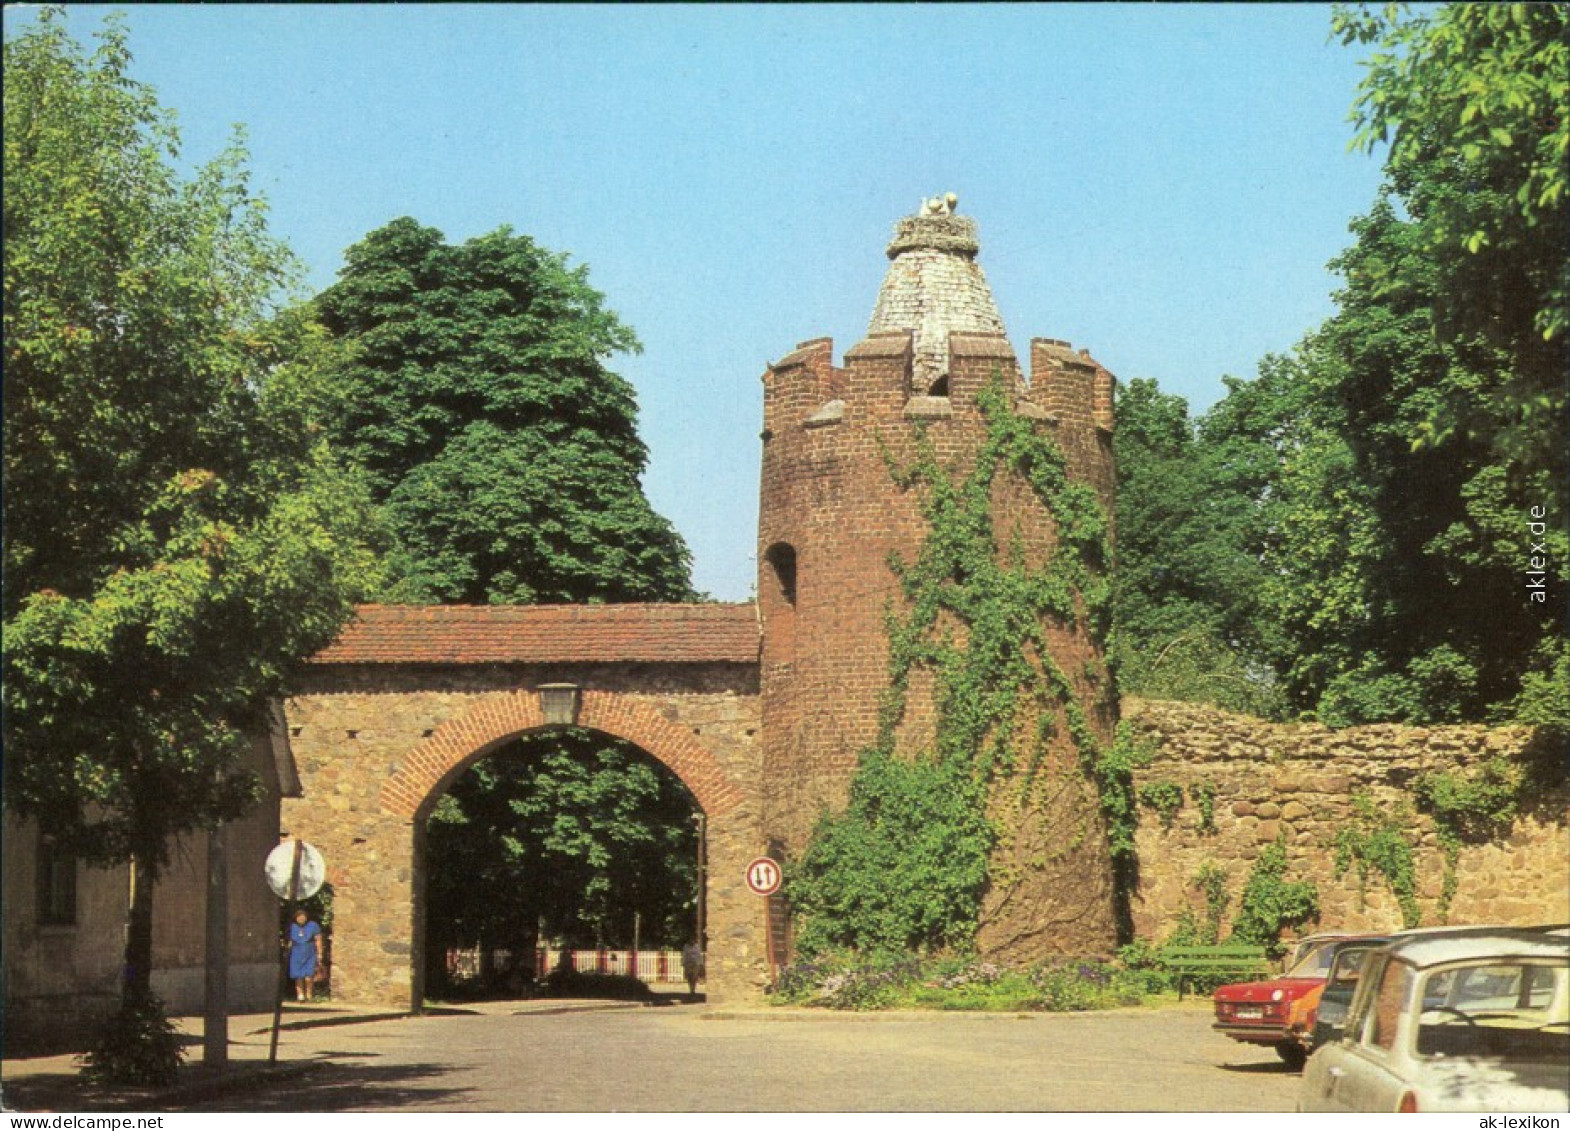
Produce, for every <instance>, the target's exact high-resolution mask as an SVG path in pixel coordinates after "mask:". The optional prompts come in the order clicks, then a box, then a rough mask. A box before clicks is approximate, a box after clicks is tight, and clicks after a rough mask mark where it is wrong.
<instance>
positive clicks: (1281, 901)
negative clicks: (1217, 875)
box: [1232, 839, 1319, 958]
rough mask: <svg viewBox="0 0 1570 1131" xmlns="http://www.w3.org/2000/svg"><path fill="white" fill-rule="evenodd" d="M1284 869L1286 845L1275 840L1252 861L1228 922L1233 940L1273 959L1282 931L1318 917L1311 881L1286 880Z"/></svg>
mask: <svg viewBox="0 0 1570 1131" xmlns="http://www.w3.org/2000/svg"><path fill="white" fill-rule="evenodd" d="M1286 870H1287V846H1286V842H1285V841H1284V840H1280V839H1278V840H1276V841H1275V842H1274V843H1272V844H1270V845H1269V846H1267V847H1266V848H1265V849H1264V850H1263V851H1262V852H1260V854H1259V858H1258V859H1257V860H1255V861H1254V867H1253V868H1252V869H1251V870H1250V871H1249V874H1248V879H1247V880H1246V881H1244V883H1243V894H1242V896H1241V897H1239V899H1238V915H1237V919H1236V920H1234V921H1233V923H1232V937H1233V938H1234V939H1236V940H1237V941H1238V942H1245V943H1253V944H1254V945H1255V946H1263V947H1265V948H1266V949H1267V950H1268V951H1269V952H1270V955H1271V957H1273V958H1279V957H1280V956H1281V955H1282V954H1283V953H1284V952H1285V948H1284V947H1283V946H1282V945H1281V932H1282V930H1283V929H1285V928H1286V927H1289V926H1299V925H1301V924H1303V923H1306V922H1308V921H1309V920H1311V919H1317V918H1319V889H1318V888H1317V887H1316V886H1315V885H1314V883H1313V881H1312V880H1288V879H1287V878H1286Z"/></svg>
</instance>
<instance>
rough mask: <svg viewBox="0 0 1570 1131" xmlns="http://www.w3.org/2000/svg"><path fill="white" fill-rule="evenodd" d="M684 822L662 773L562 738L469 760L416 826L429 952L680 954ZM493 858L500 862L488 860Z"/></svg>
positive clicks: (692, 862) (679, 791)
mask: <svg viewBox="0 0 1570 1131" xmlns="http://www.w3.org/2000/svg"><path fill="white" fill-rule="evenodd" d="M696 812H697V808H696V805H695V803H694V801H693V798H692V795H691V794H690V793H688V792H687V790H686V788H685V787H684V786H682V785H681V783H680V782H679V781H678V780H677V779H676V778H675V777H674V775H672V774H671V773H669V772H668V771H665V770H663V769H661V768H660V767H658V766H657V765H655V764H654V763H653V762H652V761H651V760H650V759H649V758H648V756H647V755H644V754H642V753H640V752H639V751H637V750H636V749H635V748H633V747H631V746H628V745H627V744H625V743H622V742H617V741H614V740H610V739H607V738H605V736H603V735H596V734H593V733H591V732H588V731H569V732H564V733H561V734H551V735H549V736H542V737H537V738H533V739H529V740H526V741H523V742H520V743H515V744H514V745H513V746H511V747H510V748H508V749H506V750H503V751H500V752H498V753H497V754H495V755H493V756H491V757H489V758H487V759H486V760H484V761H483V762H480V763H479V764H478V765H476V766H475V767H474V768H473V769H472V770H470V771H469V772H468V773H467V774H465V775H464V776H463V777H462V778H460V779H459V780H458V781H457V782H456V783H455V784H454V786H453V788H452V789H451V791H449V792H448V793H447V794H446V795H445V796H444V797H443V798H442V799H441V800H440V801H439V802H438V803H437V806H436V808H435V810H434V811H433V812H432V814H431V817H430V820H429V824H428V826H427V829H428V832H427V836H428V840H427V847H428V852H429V857H430V859H432V860H434V861H439V862H440V865H441V866H440V867H439V868H433V869H432V871H431V879H430V885H429V888H428V892H427V899H428V921H429V923H430V949H431V951H432V952H433V953H439V952H440V951H441V950H444V949H445V948H446V947H448V946H474V945H483V946H494V945H507V946H516V947H518V948H519V949H521V950H523V951H525V952H527V951H529V950H532V948H533V946H534V945H535V939H536V937H537V931H538V930H539V929H540V928H541V927H542V926H543V928H544V930H545V932H546V934H547V935H549V936H552V937H556V938H562V939H565V940H566V941H567V942H568V943H569V944H572V945H580V946H605V945H620V946H631V945H632V932H633V922H634V916H637V917H638V919H639V921H640V922H641V924H642V942H643V943H644V945H652V946H680V945H681V944H682V943H683V942H684V941H685V940H686V939H687V938H688V937H689V936H690V935H691V933H692V931H693V922H694V921H693V900H694V896H695V894H696V890H697V869H696V859H697V832H696V828H695V826H694V824H693V819H692V818H693V815H694V814H695V813H696ZM498 848H499V849H500V851H498Z"/></svg>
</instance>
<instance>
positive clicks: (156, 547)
mask: <svg viewBox="0 0 1570 1131" xmlns="http://www.w3.org/2000/svg"><path fill="white" fill-rule="evenodd" d="M129 64H130V53H129V51H128V49H127V45H126V32H125V30H124V28H123V26H122V25H121V24H120V23H118V22H117V21H114V20H110V21H109V22H108V23H107V24H106V26H105V30H104V31H103V32H102V33H101V34H100V36H99V45H98V47H97V50H96V51H93V52H92V53H91V54H89V53H87V52H86V51H85V50H84V49H83V48H82V47H81V46H80V45H79V44H78V43H76V42H75V41H74V40H73V39H72V38H71V37H70V36H69V35H68V33H67V31H66V29H65V27H64V23H63V17H62V16H61V15H60V13H59V12H58V11H56V10H50V9H46V10H44V11H42V12H41V13H40V14H39V16H38V19H37V21H36V22H35V23H34V24H32V25H31V26H30V27H28V28H27V29H26V30H25V31H23V32H22V33H21V34H19V35H18V36H16V37H15V38H14V39H13V40H11V41H8V42H7V43H6V44H5V186H6V191H5V199H4V216H5V247H4V260H5V316H4V325H5V374H6V380H5V389H4V396H5V420H4V430H5V451H4V460H5V480H4V498H5V513H6V523H5V528H4V565H5V575H4V614H5V623H4V652H5V655H4V691H3V695H4V708H5V745H6V762H5V769H6V783H5V801H6V804H7V805H9V806H12V807H13V808H14V809H16V810H17V811H19V812H21V813H23V814H29V815H33V816H36V817H38V818H39V819H40V820H42V821H45V822H47V824H48V825H49V826H50V828H51V829H52V830H53V831H54V832H55V833H56V834H57V835H58V836H60V837H61V838H62V839H63V840H65V841H66V842H68V843H69V845H70V846H71V847H72V848H74V849H75V850H76V851H77V852H79V853H81V854H82V855H84V856H85V857H86V858H87V859H88V860H90V861H95V862H99V863H104V864H108V863H115V862H120V861H125V860H129V861H131V862H132V865H133V868H134V877H135V884H134V890H135V898H134V902H133V906H132V908H131V919H130V927H129V930H128V941H127V945H126V959H127V961H126V976H125V985H124V993H125V1004H124V1010H125V1012H126V1016H127V1017H132V1016H136V1017H141V1016H143V1015H144V1014H145V1008H144V1007H145V1003H146V999H147V998H148V995H149V974H150V960H151V946H152V934H151V928H152V920H151V914H152V894H153V883H154V881H155V880H156V879H157V877H158V875H159V873H160V871H161V870H162V868H163V867H164V865H165V863H166V862H167V857H168V852H169V847H170V838H171V837H173V836H175V835H177V834H181V833H185V832H188V831H190V830H193V829H198V828H203V827H212V826H214V825H216V824H218V823H220V822H222V821H225V820H228V819H230V818H232V817H234V816H236V815H238V814H239V813H240V812H241V811H242V810H243V809H244V808H245V807H246V806H247V805H248V804H249V803H250V802H251V801H252V799H253V798H254V796H255V792H256V783H255V781H254V780H253V778H252V776H251V775H249V774H248V773H247V772H245V771H244V770H243V760H244V757H245V755H246V753H247V751H248V749H249V739H248V735H250V734H252V733H254V732H255V730H256V728H258V727H259V726H260V725H261V724H262V721H263V718H264V711H265V705H266V703H267V700H268V698H269V697H270V696H273V695H276V694H278V693H279V692H280V690H281V687H282V685H283V680H284V677H285V674H286V673H287V672H288V671H289V669H290V667H291V665H292V664H293V663H294V662H296V661H297V660H298V659H299V658H301V657H304V656H306V655H309V654H310V653H312V652H314V651H316V650H317V649H319V648H320V647H322V646H324V645H325V644H326V643H327V642H328V641H330V640H331V639H332V637H333V636H334V635H335V634H336V633H337V631H338V629H339V628H340V626H341V625H342V623H343V621H344V620H345V619H346V618H347V617H348V616H349V614H350V612H351V609H352V606H353V602H354V600H355V599H356V596H357V593H358V591H359V589H360V586H361V583H362V582H363V581H364V580H365V579H366V578H367V577H368V576H369V574H370V571H371V568H372V559H371V557H370V555H369V553H368V552H367V551H366V550H365V549H364V548H363V547H362V545H361V543H360V541H359V539H360V536H361V534H362V532H363V531H364V530H366V529H367V523H368V520H369V515H370V509H369V500H368V498H367V496H366V495H365V492H364V491H363V490H362V489H361V487H360V486H359V482H358V479H357V478H356V476H354V475H353V474H350V473H348V472H346V471H345V470H344V469H343V468H341V467H340V466H339V465H338V464H337V463H336V462H335V461H334V459H333V456H332V453H331V451H330V450H329V449H328V447H327V445H326V443H325V441H324V439H323V433H322V431H321V428H320V425H319V423H318V422H319V420H320V419H321V417H322V416H323V415H325V414H326V413H327V412H330V411H331V410H332V408H333V401H332V395H331V392H330V389H329V388H328V387H326V386H324V384H323V383H322V381H321V379H320V367H319V366H318V365H317V364H316V362H317V360H318V354H319V350H320V349H321V347H322V342H321V341H320V340H318V339H316V338H313V335H312V332H311V329H310V327H309V326H308V325H307V324H306V323H305V322H303V321H301V320H300V319H299V318H297V317H291V316H284V317H278V316H277V312H276V310H275V308H274V306H273V299H274V297H275V296H276V295H277V293H278V289H279V285H280V283H281V282H282V281H284V280H285V279H286V277H287V275H288V273H289V271H290V270H291V267H292V262H291V259H290V257H289V255H288V253H287V251H286V250H285V249H284V248H283V247H282V246H281V245H280V244H278V243H277V242H276V241H274V240H273V239H271V238H270V237H269V236H268V234H267V232H266V228H265V224H264V222H263V214H262V210H261V208H260V206H259V204H258V203H257V202H256V201H255V200H253V199H252V197H251V196H250V194H249V191H248V188H247V183H246V171H245V167H244V159H245V157H244V153H243V151H242V150H241V149H240V148H239V147H238V145H236V146H235V147H234V148H231V149H230V150H229V151H228V152H226V153H225V154H223V155H222V156H220V157H219V158H218V159H217V160H215V161H214V162H213V163H212V164H210V165H208V166H206V167H205V168H203V169H201V170H200V171H199V172H198V173H197V174H196V175H195V176H194V178H192V179H190V180H188V181H182V180H181V179H180V177H179V175H178V174H177V173H176V172H175V170H174V167H173V162H174V159H175V158H176V157H177V156H178V145H177V140H176V135H175V130H174V126H173V122H172V117H171V115H170V114H169V113H168V112H166V111H164V110H162V109H161V108H160V107H159V105H158V102H157V99H156V97H155V95H154V93H153V91H152V90H150V89H149V88H147V87H146V86H144V85H142V84H140V83H137V82H135V81H134V80H132V79H131V78H130V77H129V75H128V73H127V70H128V67H129ZM165 1067H169V1066H167V1065H166V1066H165Z"/></svg>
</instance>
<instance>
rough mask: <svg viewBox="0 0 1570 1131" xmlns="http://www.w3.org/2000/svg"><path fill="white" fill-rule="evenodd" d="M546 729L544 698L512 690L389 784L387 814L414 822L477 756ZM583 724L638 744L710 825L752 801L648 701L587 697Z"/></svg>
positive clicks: (452, 726) (440, 730)
mask: <svg viewBox="0 0 1570 1131" xmlns="http://www.w3.org/2000/svg"><path fill="white" fill-rule="evenodd" d="M544 725H545V716H544V714H543V712H542V711H541V708H540V697H539V693H538V692H534V691H513V692H509V693H507V694H505V695H500V696H496V697H494V698H488V699H485V700H483V701H482V702H480V703H477V704H475V705H474V706H473V707H471V708H470V709H469V710H468V711H466V712H465V713H463V714H461V715H459V716H457V717H456V718H454V719H449V720H448V721H447V722H445V723H443V724H442V725H441V726H439V727H437V728H436V730H435V731H434V732H433V733H432V734H431V736H430V737H429V738H428V739H426V740H425V741H424V742H422V743H421V744H420V745H419V746H418V747H416V748H415V750H414V752H413V753H412V754H410V755H409V757H407V758H406V759H404V761H403V764H402V765H401V766H400V767H399V768H398V772H397V773H395V774H394V775H393V776H392V777H390V778H388V779H387V781H386V782H385V783H383V785H382V788H381V794H380V798H379V800H380V804H381V808H382V811H383V812H385V813H387V814H388V815H390V816H394V817H401V818H403V819H406V820H411V821H412V820H414V819H415V818H416V815H417V814H419V813H420V812H421V810H422V809H423V808H424V807H425V806H426V804H427V803H428V802H429V801H430V799H431V798H432V797H433V796H435V795H436V794H439V793H440V792H441V790H442V788H443V787H444V786H445V785H446V784H447V783H448V782H449V781H451V780H452V778H454V777H456V776H457V774H458V773H460V772H461V771H462V770H463V768H464V767H465V766H467V765H469V764H470V763H472V762H473V761H474V760H475V757H476V755H479V754H483V753H484V752H486V751H487V750H489V749H491V748H494V747H495V746H497V745H499V744H501V743H502V742H505V741H507V740H508V739H511V738H515V737H517V736H518V735H520V734H523V733H526V732H528V731H531V730H537V729H539V728H540V727H543V726H544ZM578 725H579V726H580V727H584V728H587V729H590V730H598V731H602V732H604V733H605V734H608V735H611V736H612V737H615V738H620V739H624V740H626V741H627V742H630V743H632V744H633V745H634V746H637V747H638V748H639V749H641V750H643V751H644V752H645V753H647V754H649V755H650V756H651V757H653V758H654V759H655V760H657V761H658V762H660V763H661V764H662V765H664V766H665V767H666V768H667V769H669V770H670V771H671V772H672V773H673V774H675V775H676V776H677V777H678V778H679V779H680V780H681V783H682V784H683V785H685V786H686V787H687V788H688V789H689V790H690V791H691V792H692V795H693V797H694V798H695V799H696V800H697V802H698V807H699V808H700V809H702V810H703V812H704V813H705V814H707V815H708V816H709V817H710V818H714V817H719V816H723V815H724V814H726V813H728V812H730V811H731V810H732V809H734V808H736V807H737V806H738V805H740V804H741V803H742V801H743V800H744V799H745V798H744V794H743V792H742V790H741V788H740V787H739V786H737V784H736V783H735V782H734V781H732V780H731V778H730V776H729V775H728V774H726V772H725V771H724V769H723V768H722V767H721V766H720V764H719V763H718V762H717V761H716V760H715V758H714V755H713V754H711V753H710V752H709V750H708V749H707V748H705V747H704V746H703V745H702V744H701V743H700V742H698V741H697V739H696V738H694V737H693V735H692V733H691V732H690V731H688V730H686V729H685V728H683V727H680V726H677V725H676V724H675V723H673V722H671V721H670V720H669V719H667V718H666V717H665V716H664V715H662V714H661V713H660V712H659V711H658V710H657V709H655V708H654V707H653V706H651V705H650V704H649V703H648V702H646V701H644V700H641V699H635V698H633V697H631V696H627V695H620V694H617V693H615V692H609V691H584V692H583V693H582V698H581V703H580V707H579V711H578Z"/></svg>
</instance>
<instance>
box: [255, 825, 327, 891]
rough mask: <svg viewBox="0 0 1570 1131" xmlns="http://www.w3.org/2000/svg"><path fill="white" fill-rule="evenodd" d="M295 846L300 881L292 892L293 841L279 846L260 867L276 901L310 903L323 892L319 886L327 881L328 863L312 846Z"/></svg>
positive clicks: (280, 843)
mask: <svg viewBox="0 0 1570 1131" xmlns="http://www.w3.org/2000/svg"><path fill="white" fill-rule="evenodd" d="M298 843H299V845H300V877H299V883H298V884H297V885H296V886H295V889H294V891H292V892H291V891H290V890H289V880H290V879H291V878H292V877H293V876H294V846H295V844H296V842H295V841H292V840H285V841H281V842H279V844H278V847H277V848H275V849H273V850H272V851H271V852H269V853H268V854H267V863H266V864H264V865H263V868H264V869H265V870H266V873H267V886H268V887H270V888H272V889H273V894H274V895H276V896H277V897H278V898H279V899H310V898H311V896H313V895H315V894H316V893H317V892H319V891H321V890H322V884H323V883H325V882H326V880H327V861H326V860H324V859H322V854H321V853H320V852H318V851H317V850H316V847H315V846H314V845H310V844H306V843H305V842H304V841H299V842H298Z"/></svg>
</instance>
